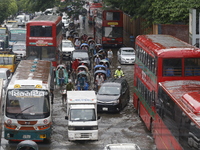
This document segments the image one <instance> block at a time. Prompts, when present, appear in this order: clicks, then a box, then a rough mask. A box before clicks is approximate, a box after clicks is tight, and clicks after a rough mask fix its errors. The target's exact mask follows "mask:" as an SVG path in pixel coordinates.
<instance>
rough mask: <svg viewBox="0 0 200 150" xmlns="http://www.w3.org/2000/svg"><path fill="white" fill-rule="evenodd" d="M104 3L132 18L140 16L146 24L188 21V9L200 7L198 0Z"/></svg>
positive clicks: (111, 0) (114, 1)
mask: <svg viewBox="0 0 200 150" xmlns="http://www.w3.org/2000/svg"><path fill="white" fill-rule="evenodd" d="M104 2H105V4H106V5H110V4H112V5H113V6H115V7H117V8H119V9H121V10H122V11H124V12H125V13H127V14H129V15H131V16H132V17H133V18H139V17H142V18H144V19H145V20H146V24H152V23H156V24H158V23H159V24H167V23H168V24H173V23H180V22H182V23H185V24H187V23H188V20H189V9H190V8H195V9H199V8H200V3H199V1H198V0H142V1H138V0H104Z"/></svg>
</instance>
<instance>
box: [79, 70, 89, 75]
mask: <svg viewBox="0 0 200 150" xmlns="http://www.w3.org/2000/svg"><path fill="white" fill-rule="evenodd" d="M81 74H82V75H87V73H86V72H85V71H81V72H79V73H78V74H77V75H81Z"/></svg>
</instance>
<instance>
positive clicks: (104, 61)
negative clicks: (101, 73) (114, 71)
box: [99, 59, 111, 78]
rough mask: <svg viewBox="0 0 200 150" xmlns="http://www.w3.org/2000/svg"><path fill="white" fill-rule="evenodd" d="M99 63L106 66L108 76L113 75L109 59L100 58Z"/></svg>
mask: <svg viewBox="0 0 200 150" xmlns="http://www.w3.org/2000/svg"><path fill="white" fill-rule="evenodd" d="M99 64H100V65H103V66H105V68H106V74H107V77H108V78H110V77H111V71H110V63H109V61H108V60H107V59H102V60H100V62H99Z"/></svg>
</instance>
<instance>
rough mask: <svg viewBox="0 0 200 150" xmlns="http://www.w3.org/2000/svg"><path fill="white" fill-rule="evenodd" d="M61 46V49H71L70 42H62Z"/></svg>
mask: <svg viewBox="0 0 200 150" xmlns="http://www.w3.org/2000/svg"><path fill="white" fill-rule="evenodd" d="M62 46H63V47H73V44H72V43H71V42H63V43H62Z"/></svg>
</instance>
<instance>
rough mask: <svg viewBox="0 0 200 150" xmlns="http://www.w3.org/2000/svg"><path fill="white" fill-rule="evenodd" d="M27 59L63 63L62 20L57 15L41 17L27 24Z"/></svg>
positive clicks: (54, 63) (55, 63) (55, 64)
mask: <svg viewBox="0 0 200 150" xmlns="http://www.w3.org/2000/svg"><path fill="white" fill-rule="evenodd" d="M26 29H27V34H26V56H27V59H30V60H33V59H35V58H38V59H39V60H48V61H52V63H53V66H57V64H59V63H61V58H62V57H61V56H62V54H61V50H62V18H61V17H60V16H56V15H41V16H38V17H36V18H35V19H33V20H31V21H29V22H28V23H27V24H26Z"/></svg>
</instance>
